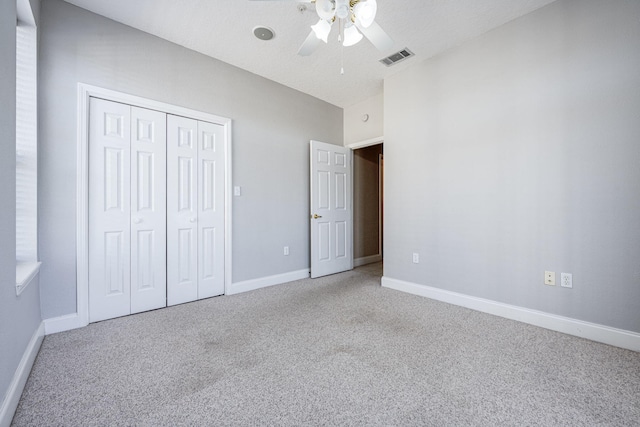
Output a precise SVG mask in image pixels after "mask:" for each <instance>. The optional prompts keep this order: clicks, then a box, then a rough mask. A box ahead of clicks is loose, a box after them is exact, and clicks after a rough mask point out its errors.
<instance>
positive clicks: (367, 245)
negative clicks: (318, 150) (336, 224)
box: [353, 144, 382, 259]
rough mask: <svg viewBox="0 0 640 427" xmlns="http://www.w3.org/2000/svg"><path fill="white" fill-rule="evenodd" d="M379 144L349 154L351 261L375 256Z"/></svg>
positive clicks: (380, 147)
mask: <svg viewBox="0 0 640 427" xmlns="http://www.w3.org/2000/svg"><path fill="white" fill-rule="evenodd" d="M380 154H382V144H378V145H373V146H370V147H366V148H361V149H359V150H355V151H354V152H353V258H354V259H357V258H362V257H367V256H372V255H378V253H379V252H380V248H379V247H378V246H379V240H380V239H379V236H380V228H379V219H380V212H379V204H378V203H379V199H380V197H379V182H380V181H379V180H380V176H379V175H380V174H379V166H378V163H379V161H378V159H379V155H380Z"/></svg>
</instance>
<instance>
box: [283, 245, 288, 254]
mask: <svg viewBox="0 0 640 427" xmlns="http://www.w3.org/2000/svg"><path fill="white" fill-rule="evenodd" d="M284 254H285V255H289V246H285V247H284Z"/></svg>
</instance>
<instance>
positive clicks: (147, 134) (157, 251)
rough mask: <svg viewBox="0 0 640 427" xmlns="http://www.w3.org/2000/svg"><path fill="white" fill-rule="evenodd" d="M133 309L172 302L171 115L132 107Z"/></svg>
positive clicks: (150, 308) (132, 311) (134, 310)
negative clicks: (169, 215) (169, 238)
mask: <svg viewBox="0 0 640 427" xmlns="http://www.w3.org/2000/svg"><path fill="white" fill-rule="evenodd" d="M131 124H132V126H131V313H139V312H141V311H147V310H153V309H156V308H160V307H165V306H166V305H167V274H166V271H167V268H166V265H167V251H166V247H167V246H166V245H167V237H166V236H167V233H166V229H167V202H166V194H167V193H166V181H167V176H166V163H167V158H166V146H167V143H166V141H167V139H166V136H167V115H166V114H165V113H161V112H159V111H153V110H147V109H144V108H138V107H131Z"/></svg>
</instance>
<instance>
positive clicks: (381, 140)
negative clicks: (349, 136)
mask: <svg viewBox="0 0 640 427" xmlns="http://www.w3.org/2000/svg"><path fill="white" fill-rule="evenodd" d="M378 144H384V136H376V137H375V138H371V139H365V140H364V141H358V142H354V143H353V144H349V145H347V146H346V147H347V148H351V149H352V150H357V149H358V148H365V147H371V146H372V145H378Z"/></svg>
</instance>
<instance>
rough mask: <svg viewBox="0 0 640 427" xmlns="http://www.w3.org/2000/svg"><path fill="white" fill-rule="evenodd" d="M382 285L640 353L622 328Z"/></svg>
mask: <svg viewBox="0 0 640 427" xmlns="http://www.w3.org/2000/svg"><path fill="white" fill-rule="evenodd" d="M382 286H383V287H385V288H390V289H395V290H398V291H402V292H407V293H410V294H414V295H420V296H423V297H427V298H431V299H435V300H438V301H442V302H446V303H449V304H454V305H459V306H461V307H466V308H470V309H473V310H478V311H481V312H483V313H489V314H493V315H495V316H500V317H505V318H507V319H511V320H517V321H520V322H524V323H528V324H530V325H534V326H539V327H541V328H546V329H551V330H552V331H557V332H562V333H565V334H569V335H575V336H577V337H581V338H586V339H589V340H592V341H597V342H601V343H604V344H609V345H613V346H616V347H621V348H626V349H629V350H633V351H640V334H638V333H636V332H631V331H625V330H623V329H616V328H612V327H609V326H604V325H599V324H597V323H589V322H584V321H582V320H577V319H572V318H569V317H563V316H557V315H555V314H550V313H545V312H543V311H537V310H531V309H528V308H524V307H519V306H516V305H509V304H503V303H500V302H496V301H492V300H488V299H483V298H476V297H473V296H469V295H465V294H460V293H457V292H451V291H445V290H443V289H438V288H433V287H431V286H423V285H418V284H416V283H411V282H405V281H402V280H397V279H393V278H391V277H383V278H382Z"/></svg>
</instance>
